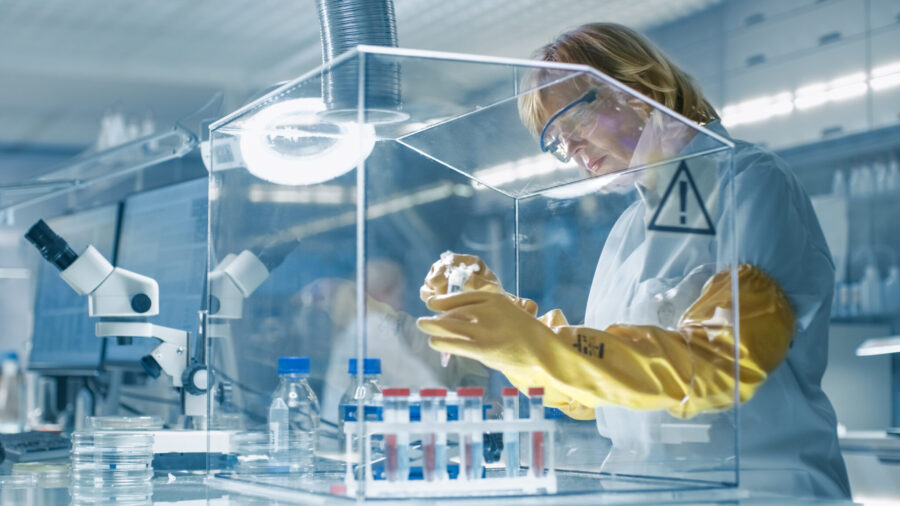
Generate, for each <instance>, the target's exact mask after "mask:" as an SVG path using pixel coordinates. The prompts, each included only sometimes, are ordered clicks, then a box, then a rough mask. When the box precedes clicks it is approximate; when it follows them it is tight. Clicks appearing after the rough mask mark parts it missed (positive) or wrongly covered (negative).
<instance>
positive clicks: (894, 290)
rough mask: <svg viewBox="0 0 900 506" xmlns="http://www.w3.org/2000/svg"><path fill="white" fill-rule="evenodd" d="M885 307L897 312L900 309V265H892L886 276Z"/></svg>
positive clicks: (893, 312)
mask: <svg viewBox="0 0 900 506" xmlns="http://www.w3.org/2000/svg"><path fill="white" fill-rule="evenodd" d="M884 309H885V311H887V312H890V313H892V314H896V313H897V312H898V311H900V267H897V266H896V265H892V266H891V269H890V271H889V272H888V276H887V277H886V278H884Z"/></svg>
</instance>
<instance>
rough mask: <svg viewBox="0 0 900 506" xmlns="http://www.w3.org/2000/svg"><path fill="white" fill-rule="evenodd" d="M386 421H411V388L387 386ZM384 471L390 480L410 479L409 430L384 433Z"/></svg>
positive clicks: (382, 393) (385, 400)
mask: <svg viewBox="0 0 900 506" xmlns="http://www.w3.org/2000/svg"><path fill="white" fill-rule="evenodd" d="M381 395H382V396H383V397H384V421H385V422H388V423H405V422H409V389H408V388H385V389H384V390H382V391H381ZM384 446H385V448H384V451H385V455H384V456H385V462H384V471H385V477H386V478H387V480H388V481H401V480H407V479H409V431H400V432H397V433H394V434H385V435H384Z"/></svg>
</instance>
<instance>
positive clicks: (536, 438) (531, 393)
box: [528, 387, 546, 478]
mask: <svg viewBox="0 0 900 506" xmlns="http://www.w3.org/2000/svg"><path fill="white" fill-rule="evenodd" d="M528 404H529V407H530V409H529V418H530V419H531V420H532V421H538V420H543V419H544V389H543V387H532V388H529V389H528ZM530 446H531V450H530V451H529V453H530V456H531V462H530V464H531V467H530V470H529V475H530V476H532V477H534V478H542V477H543V476H544V474H545V472H546V469H545V466H544V432H543V431H540V430H535V431H532V432H531V445H530Z"/></svg>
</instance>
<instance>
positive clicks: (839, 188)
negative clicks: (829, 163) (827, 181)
mask: <svg viewBox="0 0 900 506" xmlns="http://www.w3.org/2000/svg"><path fill="white" fill-rule="evenodd" d="M831 194H832V195H834V196H835V197H846V196H847V182H846V180H845V179H844V171H842V170H840V169H838V170H836V171H834V176H833V177H832V179H831Z"/></svg>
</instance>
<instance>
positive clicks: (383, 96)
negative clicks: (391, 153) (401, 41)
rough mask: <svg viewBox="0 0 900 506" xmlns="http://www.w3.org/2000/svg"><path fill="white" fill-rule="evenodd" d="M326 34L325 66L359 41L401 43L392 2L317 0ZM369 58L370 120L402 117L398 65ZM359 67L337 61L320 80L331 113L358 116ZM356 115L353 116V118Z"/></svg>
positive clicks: (323, 45)
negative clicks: (337, 63)
mask: <svg viewBox="0 0 900 506" xmlns="http://www.w3.org/2000/svg"><path fill="white" fill-rule="evenodd" d="M317 2H318V7H319V26H320V29H321V36H322V61H323V62H324V63H325V64H327V63H329V62H331V61H332V60H334V59H335V58H337V57H338V56H340V55H341V54H342V53H344V52H345V51H349V50H351V49H353V48H355V47H356V46H358V45H360V44H366V45H372V46H390V47H397V26H396V21H395V16H394V2H393V0H317ZM378 60H379V58H377V57H376V58H371V57H370V58H368V59H367V60H366V62H365V72H366V76H365V77H366V95H365V110H366V121H367V122H372V123H377V122H387V121H392V120H394V119H399V118H400V117H402V114H401V113H399V109H400V66H399V65H398V64H397V63H396V62H385V61H378ZM358 69H359V67H358V66H357V65H355V64H345V65H339V66H338V67H337V68H335V69H333V70H331V71H329V72H327V73H326V74H325V75H324V78H323V80H322V97H323V99H324V100H325V105H326V107H327V108H328V111H329V115H330V116H333V117H338V118H340V117H341V116H347V117H345V118H342V119H345V120H349V121H353V120H356V114H357V104H358V103H359V94H358V88H359V80H358V75H357V71H358ZM351 115H352V116H351Z"/></svg>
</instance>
